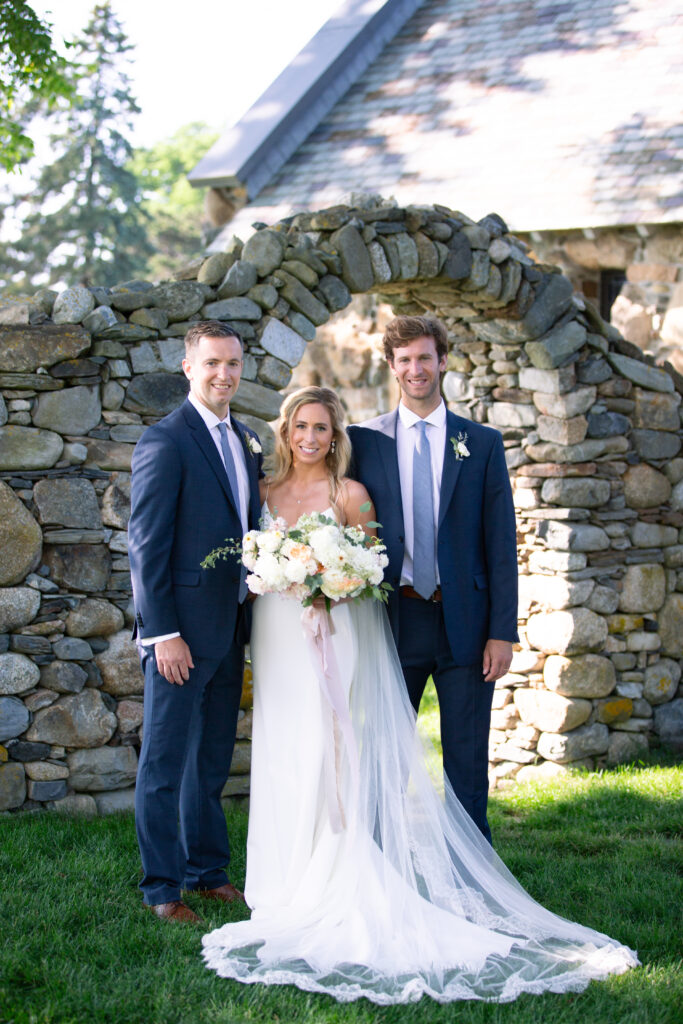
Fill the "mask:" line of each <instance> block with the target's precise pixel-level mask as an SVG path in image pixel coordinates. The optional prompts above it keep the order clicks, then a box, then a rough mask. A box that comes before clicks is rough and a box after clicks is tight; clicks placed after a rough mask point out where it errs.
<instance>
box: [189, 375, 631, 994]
mask: <svg viewBox="0 0 683 1024" xmlns="http://www.w3.org/2000/svg"><path fill="white" fill-rule="evenodd" d="M349 458H350V445H349V441H348V439H347V437H346V433H345V431H344V427H343V412H342V408H341V404H340V402H339V399H338V398H337V396H336V395H335V393H334V392H333V391H331V390H329V389H328V388H321V387H307V388H303V389H301V390H300V391H297V392H295V393H294V394H292V395H290V396H289V398H288V399H287V400H286V401H285V403H284V405H283V413H282V419H281V423H280V427H279V433H278V437H277V451H276V468H275V472H274V475H273V476H272V478H271V479H270V480H266V481H264V486H263V491H262V500H263V516H264V519H265V521H266V523H267V522H268V521H269V520H271V521H272V518H273V517H275V516H281V517H282V518H284V519H285V521H286V522H287V523H289V524H294V523H295V522H296V521H297V519H298V518H299V516H300V515H302V514H303V513H308V512H314V511H318V512H326V513H327V514H328V515H330V516H334V517H335V518H336V520H337V521H338V522H339V523H341V524H350V525H355V524H361V525H363V526H365V525H366V523H367V522H368V521H370V522H371V521H372V519H373V515H374V512H373V509H372V507H371V505H369V504H368V502H369V498H368V495H367V492H366V490H365V488H364V487H363V486H362V485H361V484H359V483H356V482H355V481H352V480H350V479H349V478H348V477H346V476H345V473H346V471H347V468H348V465H349ZM366 532H368V533H371V532H372V529H371V528H366ZM319 614H320V615H324V614H326V613H325V612H324V610H323V609H321V610H320V612H319ZM301 616H302V608H301V605H300V604H299V603H298V602H297V601H296V600H294V599H292V598H289V597H284V596H282V595H280V594H265V595H264V596H261V597H258V598H257V600H256V602H255V606H254V623H253V630H252V641H251V654H252V665H253V670H254V723H253V755H252V771H251V803H250V814H249V834H248V841H247V879H246V889H245V896H246V901H247V903H248V905H249V906H250V907H251V908H252V913H251V919H250V920H248V921H241V922H239V923H236V924H226V925H224V926H223V927H222V928H218V929H216V930H215V931H213V932H211V933H210V934H209V935H205V936H204V939H203V947H204V950H203V955H204V958H205V960H206V963H207V965H208V966H209V967H211V968H212V969H213V970H215V971H216V972H217V973H218V974H219V975H221V976H222V977H226V978H234V979H237V980H238V981H242V982H246V983H252V982H263V983H265V984H271V985H284V984H293V985H297V986H299V988H301V989H305V990H307V991H311V992H321V993H325V994H328V995H332V996H334V997H335V998H336V999H338V1000H340V1001H350V1000H353V999H358V998H360V997H365V998H367V999H370V1000H372V1001H373V1002H375V1003H380V1004H388V1003H405V1002H413V1001H415V1000H418V999H419V998H420V997H421V996H422V995H423V994H426V995H429V996H431V997H432V998H433V999H436V1000H438V1001H439V1002H449V1001H452V1000H458V999H486V1000H495V1001H500V1002H504V1001H508V1000H511V999H514V998H516V997H517V996H518V995H519V994H520V993H522V992H534V993H540V992H544V991H552V992H568V991H579V990H581V989H583V988H584V987H585V986H586V985H587V984H588V983H589V982H590V981H591V980H593V979H600V978H605V977H607V975H609V974H619V973H622V972H624V971H625V970H627V969H628V968H629V967H633V966H636V965H637V964H638V959H637V957H636V955H635V953H633V952H632V951H631V950H630V949H628V948H627V947H625V946H622V945H620V944H619V943H618V942H616V941H615V940H613V939H610V938H608V937H607V936H606V935H602V934H600V933H598V932H595V931H593V930H592V929H590V928H585V927H583V926H582V925H579V924H574V923H572V922H570V921H567V920H565V919H564V918H561V917H558V916H556V915H555V914H552V913H551V912H550V911H547V910H545V909H544V908H543V907H541V906H540V905H539V904H538V903H536V902H535V901H534V900H533V899H532V898H531V896H529V895H528V893H526V892H525V891H524V890H523V889H522V888H521V886H520V885H519V884H518V883H517V882H516V881H515V879H514V878H513V877H512V875H511V874H510V873H509V872H508V871H507V869H506V868H505V866H504V864H503V863H502V861H501V860H500V859H499V858H498V857H497V855H496V854H495V853H494V852H493V850H492V849H491V847H490V845H489V844H488V843H487V842H486V840H485V839H484V838H483V837H482V835H481V833H480V832H479V830H478V829H477V828H476V827H475V826H474V825H473V824H472V822H471V820H470V818H469V817H468V815H467V814H466V813H465V811H464V810H463V809H462V807H461V806H460V804H459V803H458V801H457V800H456V798H455V796H454V795H453V793H452V791H451V790H450V788H449V786H448V782H447V781H446V783H445V787H446V792H445V795H443V794H441V793H439V792H438V791H437V790H436V788H435V787H434V784H433V782H432V781H431V779H430V777H429V775H428V772H427V769H426V766H425V755H424V752H423V749H422V747H421V744H420V741H419V739H418V737H417V734H416V730H415V714H414V712H413V710H412V708H411V706H410V702H409V700H408V696H407V693H406V690H405V685H404V683H403V677H402V674H401V668H400V664H399V661H398V656H397V654H396V649H395V647H394V643H393V639H392V636H391V632H390V629H389V624H388V620H387V617H386V614H385V611H384V608H383V607H382V605H381V604H380V603H379V602H377V601H363V602H353V601H345V602H344V601H339V602H337V603H335V604H334V606H333V607H332V610H331V612H330V616H331V622H332V630H333V635H332V637H331V642H332V645H333V655H332V656H333V659H334V661H335V662H336V667H337V669H338V675H339V676H340V677H341V681H342V685H343V688H344V694H345V695H346V706H345V708H344V714H345V715H346V716H347V717H348V718H350V722H351V724H352V742H350V743H349V742H348V740H346V741H345V740H344V736H345V735H347V734H345V732H344V730H343V729H340V728H338V727H337V726H338V724H339V723H337V722H336V720H335V716H334V714H332V713H331V711H330V707H329V705H327V703H326V699H325V696H324V694H323V692H322V689H321V685H320V683H319V677H318V673H317V672H316V666H315V664H314V660H313V656H312V655H311V654H310V653H309V647H308V646H307V642H306V639H305V636H304V630H303V628H302V621H301ZM330 756H331V758H332V763H333V764H334V766H335V779H334V786H333V788H332V792H331V790H330V786H329V785H326V784H325V774H326V772H325V765H326V764H329V763H330V761H329V758H330Z"/></svg>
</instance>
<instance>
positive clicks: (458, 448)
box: [450, 431, 470, 461]
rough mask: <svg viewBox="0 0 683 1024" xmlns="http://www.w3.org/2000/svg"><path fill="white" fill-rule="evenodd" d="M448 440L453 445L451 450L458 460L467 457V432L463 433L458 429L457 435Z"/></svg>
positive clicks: (468, 451)
mask: <svg viewBox="0 0 683 1024" xmlns="http://www.w3.org/2000/svg"><path fill="white" fill-rule="evenodd" d="M450 441H451V444H452V445H453V451H454V452H455V457H456V459H457V460H458V461H460V460H461V459H467V458H469V455H470V450H469V448H468V447H467V434H463V432H462V431H460V432H459V433H458V436H457V437H452V438H451V439H450Z"/></svg>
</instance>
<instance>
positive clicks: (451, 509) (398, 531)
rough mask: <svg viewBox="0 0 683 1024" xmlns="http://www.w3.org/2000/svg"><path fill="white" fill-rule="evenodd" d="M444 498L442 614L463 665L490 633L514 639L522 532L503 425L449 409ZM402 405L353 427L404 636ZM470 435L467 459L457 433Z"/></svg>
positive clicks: (357, 466)
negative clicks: (459, 454) (460, 454)
mask: <svg viewBox="0 0 683 1024" xmlns="http://www.w3.org/2000/svg"><path fill="white" fill-rule="evenodd" d="M446 415H447V418H446V449H445V451H444V461H443V475H442V479H441V494H440V501H439V528H438V538H437V561H438V566H439V578H440V585H441V593H442V601H443V612H444V621H445V626H446V633H447V635H448V640H449V644H450V647H451V653H452V654H453V658H454V660H455V663H456V664H457V665H473V664H475V663H477V662H479V661H480V660H481V656H482V653H483V650H484V647H485V645H486V641H487V640H488V639H493V640H509V641H512V642H514V641H516V640H517V639H518V635H517V542H516V538H517V534H516V526H515V511H514V506H513V503H512V490H511V487H510V478H509V476H508V471H507V466H506V464H505V455H504V449H503V441H502V438H501V436H500V434H499V433H498V431H497V430H494V429H493V428H491V427H484V426H481V424H478V423H473V422H471V421H470V420H466V419H464V418H463V417H461V416H456V415H454V413H452V412H450V411H448V412H447V414H446ZM397 419H398V410H394V411H393V412H390V413H387V414H385V415H384V416H378V417H377V418H376V419H374V420H368V421H367V422H366V423H363V424H360V425H355V426H350V427H349V431H348V433H349V437H350V438H351V443H352V445H353V455H354V466H353V470H352V475H353V476H354V477H355V479H356V480H360V482H361V483H363V484H364V485H365V487H366V488H367V490H368V492H369V494H370V497H371V498H372V502H373V504H374V506H375V511H376V514H377V520H378V521H379V522H380V523H381V524H382V528H381V530H380V534H381V537H382V540H383V541H384V543H385V544H386V547H387V555H388V557H389V565H388V566H387V570H386V575H385V579H387V580H388V581H389V583H391V585H392V587H393V588H394V591H393V594H392V595H391V598H390V601H389V608H388V611H389V618H390V620H391V625H392V629H393V632H394V636H395V637H396V638H398V588H399V585H400V581H401V567H402V565H403V555H404V549H405V537H404V527H403V505H402V501H401V483H400V476H399V468H398V455H397V449H396V423H397ZM459 433H462V434H466V435H467V448H468V449H469V452H470V455H469V457H467V458H461V459H458V458H456V455H455V452H454V450H453V445H452V444H451V438H456V437H457V435H458V434H459Z"/></svg>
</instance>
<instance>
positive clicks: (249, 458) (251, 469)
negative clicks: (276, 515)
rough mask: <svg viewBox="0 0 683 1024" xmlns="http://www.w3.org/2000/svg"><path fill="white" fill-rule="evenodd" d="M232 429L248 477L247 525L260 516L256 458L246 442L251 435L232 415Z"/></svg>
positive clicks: (257, 519)
mask: <svg viewBox="0 0 683 1024" xmlns="http://www.w3.org/2000/svg"><path fill="white" fill-rule="evenodd" d="M230 422H231V423H232V426H233V429H234V430H235V431H236V433H237V436H238V437H239V439H240V441H241V442H242V450H243V451H244V464H245V466H246V467H247V477H248V478H249V516H248V519H249V525H251V524H252V523H258V521H259V519H260V517H261V502H260V499H259V486H258V460H257V458H256V457H255V456H254V455H253V453H252V452H251V449H250V448H249V445H248V444H247V438H248V437H250V436H251V435H250V434H248V433H247V431H246V430H245V429H244V426H243V425H242V424H241V423H240V422H239V420H236V419H235V418H234V416H231V417H230Z"/></svg>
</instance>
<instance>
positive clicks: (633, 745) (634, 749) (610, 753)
mask: <svg viewBox="0 0 683 1024" xmlns="http://www.w3.org/2000/svg"><path fill="white" fill-rule="evenodd" d="M647 750H648V744H647V737H645V736H642V735H641V734H639V733H634V732H621V731H619V732H617V731H615V732H612V733H610V737H609V744H608V746H607V764H608V765H609V766H610V767H612V766H613V765H616V764H628V763H629V762H630V761H637V760H638V759H639V758H641V757H643V755H644V754H647Z"/></svg>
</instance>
